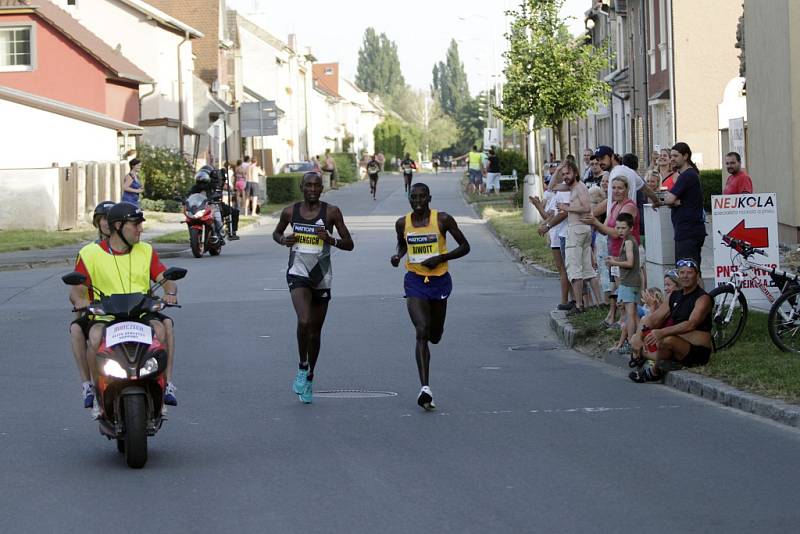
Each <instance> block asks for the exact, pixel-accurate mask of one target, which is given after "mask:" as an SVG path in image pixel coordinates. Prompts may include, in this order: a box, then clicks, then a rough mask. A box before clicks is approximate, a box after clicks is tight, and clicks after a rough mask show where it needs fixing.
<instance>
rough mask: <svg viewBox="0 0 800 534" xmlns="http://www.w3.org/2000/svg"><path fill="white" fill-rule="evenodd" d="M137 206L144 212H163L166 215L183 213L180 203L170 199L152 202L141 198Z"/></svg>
mask: <svg viewBox="0 0 800 534" xmlns="http://www.w3.org/2000/svg"><path fill="white" fill-rule="evenodd" d="M139 204H140V206H141V208H142V209H143V210H146V211H164V212H167V213H180V212H181V211H183V207H182V206H181V203H180V202H178V201H176V200H172V199H169V200H161V199H159V200H153V199H151V198H143V199H142V200H141V202H140V203H139Z"/></svg>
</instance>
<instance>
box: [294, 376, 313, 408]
mask: <svg viewBox="0 0 800 534" xmlns="http://www.w3.org/2000/svg"><path fill="white" fill-rule="evenodd" d="M312 384H314V382H309V381H306V385H305V387H304V388H303V392H302V393H300V395H298V397H300V400H301V401H303V403H305V404H311V400H312V398H313V391H312Z"/></svg>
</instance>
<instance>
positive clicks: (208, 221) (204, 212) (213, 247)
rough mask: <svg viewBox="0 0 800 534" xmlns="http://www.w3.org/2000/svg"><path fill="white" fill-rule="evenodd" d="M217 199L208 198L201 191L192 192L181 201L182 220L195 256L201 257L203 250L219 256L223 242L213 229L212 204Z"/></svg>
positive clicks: (215, 202)
mask: <svg viewBox="0 0 800 534" xmlns="http://www.w3.org/2000/svg"><path fill="white" fill-rule="evenodd" d="M218 202H219V200H218V199H216V200H215V199H213V198H212V200H209V199H208V198H207V197H206V195H205V194H203V193H193V194H191V195H189V197H188V198H187V199H186V200H185V201H184V202H183V215H184V217H185V218H186V220H185V221H184V222H185V223H186V225H187V226H188V227H189V246H190V247H191V249H192V255H193V256H194V257H195V258H201V257H202V256H203V254H204V253H205V251H208V253H209V254H211V255H212V256H219V254H220V253H221V252H222V246H223V245H224V244H225V242H224V241H223V239H222V236H221V235H219V236H218V235H217V234H216V232H215V231H214V211H215V210H214V205H215V204H217V203H218Z"/></svg>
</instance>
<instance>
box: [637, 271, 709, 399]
mask: <svg viewBox="0 0 800 534" xmlns="http://www.w3.org/2000/svg"><path fill="white" fill-rule="evenodd" d="M675 265H676V267H677V269H678V276H679V278H680V287H681V289H680V290H676V291H674V292H673V293H672V294H671V295H670V297H669V300H668V301H667V302H666V303H664V304H662V306H661V307H660V308H659V309H658V310H656V312H655V313H654V315H655V316H659V315H661V316H662V317H668V319H669V321H671V323H670V325H669V326H664V327H663V328H654V329H652V330H649V331H647V330H646V331H643V332H642V335H643V336H644V343H645V346H646V347H651V348H655V351H652V350H649V349H648V348H646V349H645V351H644V355H645V358H646V359H650V360H653V361H654V362H655V365H653V366H652V367H645V366H644V365H641V366H639V368H638V369H636V370H634V371H631V373H630V374H629V375H628V378H630V379H631V380H633V381H634V382H638V383H644V382H653V381H657V380H661V378H662V373H661V372H660V371H659V365H660V364H661V363H662V362H673V361H674V362H677V363H678V364H680V365H682V366H684V367H693V366H697V365H705V364H707V363H708V361H709V359H710V358H711V353H712V352H713V342H712V339H711V309H712V301H711V297H709V296H708V293H706V292H705V290H704V289H703V288H702V287H700V286H699V284H698V280H699V278H700V266H699V265H698V264H697V261H695V260H694V259H692V258H686V259H681V260H678V261H677V262H676V263H675ZM667 310H668V313H667Z"/></svg>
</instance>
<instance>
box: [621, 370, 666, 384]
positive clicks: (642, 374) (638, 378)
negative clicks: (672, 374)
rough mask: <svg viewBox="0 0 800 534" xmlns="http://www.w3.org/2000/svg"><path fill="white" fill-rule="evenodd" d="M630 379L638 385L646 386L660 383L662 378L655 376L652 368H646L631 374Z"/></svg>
mask: <svg viewBox="0 0 800 534" xmlns="http://www.w3.org/2000/svg"><path fill="white" fill-rule="evenodd" d="M628 378H630V379H631V380H633V381H634V382H636V383H638V384H644V383H645V382H660V381H661V379H662V376H661V375H654V374H653V369H652V368H650V367H645V368H643V369H638V370H636V371H631V372H630V374H628Z"/></svg>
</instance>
